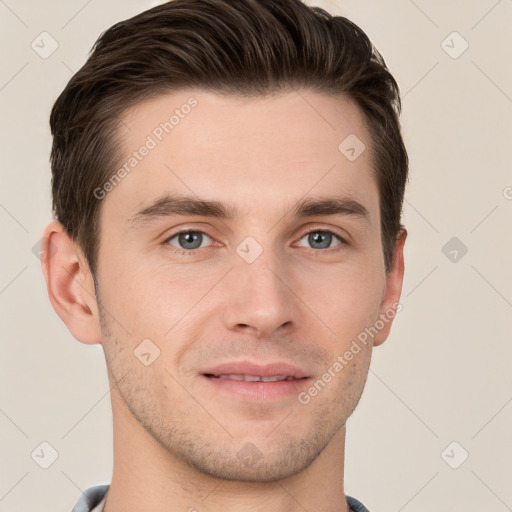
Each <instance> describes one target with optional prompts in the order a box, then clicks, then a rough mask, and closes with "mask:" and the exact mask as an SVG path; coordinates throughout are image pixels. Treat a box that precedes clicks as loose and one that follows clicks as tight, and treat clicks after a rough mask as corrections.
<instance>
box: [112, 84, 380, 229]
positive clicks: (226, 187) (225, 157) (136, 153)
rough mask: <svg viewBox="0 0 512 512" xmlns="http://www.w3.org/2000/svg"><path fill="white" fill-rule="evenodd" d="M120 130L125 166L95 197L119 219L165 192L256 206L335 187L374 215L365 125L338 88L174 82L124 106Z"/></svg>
mask: <svg viewBox="0 0 512 512" xmlns="http://www.w3.org/2000/svg"><path fill="white" fill-rule="evenodd" d="M118 135H119V136H120V140H121V141H122V143H121V146H122V154H123V159H122V161H121V162H119V165H118V167H119V169H123V168H124V171H125V172H122V173H120V174H122V175H123V176H122V179H119V180H116V183H115V186H113V187H112V190H111V191H109V193H108V195H107V198H106V201H105V202H106V204H105V205H103V207H104V208H105V209H106V210H111V213H113V210H115V211H116V212H119V213H120V214H122V215H123V216H124V218H125V219H128V218H129V217H130V216H131V215H133V213H135V212H136V211H138V210H140V209H141V207H143V206H144V205H147V204H149V202H151V201H153V200H154V199H155V198H157V197H159V196H162V194H164V193H171V194H173V193H181V194H187V195H194V196H196V197H198V198H201V199H207V200H208V199H212V200H217V201H218V200H220V201H224V202H229V203H232V204H236V205H237V211H239V212H240V214H246V215H260V216H261V215H263V216H265V215H277V214H278V213H279V211H280V209H282V206H283V205H284V204H286V205H287V207H290V204H291V203H293V202H295V201H298V200H300V199H304V198H305V197H307V196H308V194H311V195H312V196H321V195H326V194H331V195H332V194H337V193H339V194H341V193H343V194H345V195H347V196H350V197H353V198H354V199H357V200H359V201H360V202H362V203H363V204H365V206H366V208H367V209H368V210H369V211H370V214H371V216H373V217H375V218H377V216H378V211H377V206H378V191H377V188H376V183H375V181H374V177H373V172H372V170H371V149H370V139H369V134H368V131H367V129H366V126H365V123H364V120H363V116H362V114H361V112H360V109H359V108H358V107H357V105H356V104H355V103H354V102H352V101H351V100H349V99H347V98H345V97H343V96H327V95H324V94H319V93H316V92H313V91H310V90H297V91H294V90H292V91H288V92H283V93H279V94H273V95H270V96H265V97H255V98H251V99H241V98H237V97H234V96H221V95H218V94H215V93H212V92H209V91H204V90H199V89H196V90H191V91H178V92H175V93H171V94H165V95H162V96H159V97H156V98H154V99H151V100H147V101H144V102H141V103H139V104H137V105H136V106H134V107H133V108H131V109H129V110H128V111H126V112H125V113H124V115H123V119H122V124H121V127H120V131H119V133H118ZM347 150H348V152H347ZM354 153H355V156H356V158H354ZM118 174H119V173H118ZM119 220H121V219H119Z"/></svg>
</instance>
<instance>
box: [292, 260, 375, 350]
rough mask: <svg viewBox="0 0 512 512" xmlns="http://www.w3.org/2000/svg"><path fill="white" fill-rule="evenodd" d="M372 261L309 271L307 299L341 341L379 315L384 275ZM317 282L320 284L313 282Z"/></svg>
mask: <svg viewBox="0 0 512 512" xmlns="http://www.w3.org/2000/svg"><path fill="white" fill-rule="evenodd" d="M372 268H373V267H372V266H371V265H357V266H356V265H353V266H350V267H348V266H347V267H338V268H334V267H331V268H329V267H325V268H324V269H322V270H317V271H315V272H312V273H309V275H308V280H307V283H306V285H304V284H303V294H300V295H299V296H302V297H304V302H305V304H307V306H308V307H309V309H310V310H311V311H312V312H313V314H315V316H317V317H318V318H319V319H320V320H321V321H322V323H323V324H324V326H325V327H327V328H328V331H327V332H329V333H330V334H332V335H333V336H334V338H333V343H335V344H337V345H339V344H340V343H346V342H348V341H349V340H351V339H353V338H354V337H356V336H357V335H358V334H359V333H360V332H361V331H362V330H364V328H365V327H367V326H368V325H371V324H372V323H373V322H374V319H375V318H376V317H377V315H378V311H379V305H380V299H381V293H382V284H383V278H382V277H379V274H378V273H376V272H375V271H374V270H372ZM314 283H317V286H314Z"/></svg>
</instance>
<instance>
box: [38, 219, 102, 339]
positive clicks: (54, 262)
mask: <svg viewBox="0 0 512 512" xmlns="http://www.w3.org/2000/svg"><path fill="white" fill-rule="evenodd" d="M40 257H41V267H42V269H43V274H44V278H45V281H46V287H47V289H48V296H49V298H50V302H51V303H52V306H53V309H55V311H56V313H57V314H58V315H59V317H60V318H61V320H62V321H63V322H64V323H65V324H66V326H67V328H68V329H69V331H70V332H71V334H72V335H73V336H74V337H75V338H76V339H77V340H78V341H81V342H82V343H88V344H95V343H101V330H100V328H99V317H98V305H97V302H96V296H95V293H94V281H93V278H92V274H91V272H90V269H89V265H88V264H87V261H86V259H85V257H84V256H83V254H82V251H81V250H80V247H79V246H78V244H77V243H76V242H75V241H74V240H72V239H71V238H70V237H69V235H68V234H67V233H66V230H65V229H64V226H63V225H62V224H60V223H59V222H56V221H53V222H51V223H50V224H48V226H46V228H45V230H44V232H43V238H42V240H41V254H40Z"/></svg>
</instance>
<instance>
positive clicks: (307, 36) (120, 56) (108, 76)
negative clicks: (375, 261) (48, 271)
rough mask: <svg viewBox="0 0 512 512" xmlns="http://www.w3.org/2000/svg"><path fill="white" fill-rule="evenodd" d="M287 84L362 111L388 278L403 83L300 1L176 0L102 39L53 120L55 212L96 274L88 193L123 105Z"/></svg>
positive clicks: (401, 153)
mask: <svg viewBox="0 0 512 512" xmlns="http://www.w3.org/2000/svg"><path fill="white" fill-rule="evenodd" d="M287 87H293V88H295V87H306V88H309V89H311V90H313V91H316V92H319V93H326V94H332V95H337V94H343V95H345V96H346V97H348V98H350V99H352V100H353V101H354V102H355V103H356V104H357V105H358V106H359V108H360V109H361V111H362V113H363V117H364V119H365V122H366V125H367V127H368V130H369V133H370V136H371V141H370V142H371V150H372V152H371V154H372V167H373V171H374V174H375V178H376V182H377V185H378V189H379V199H380V214H381V232H382V247H383V252H384V262H385V268H386V272H389V270H390V267H391V263H392V258H393V253H394V248H395V243H396V237H397V235H398V233H399V231H400V229H401V228H402V227H403V226H402V225H401V213H402V203H403V196H404V190H405V185H406V181H407V174H408V157H407V152H406V149H405V146H404V143H403V140H402V136H401V131H400V124H399V119H398V118H399V115H400V110H401V105H400V96H399V89H398V85H397V83H396V81H395V79H394V78H393V76H392V75H391V74H390V72H389V71H388V69H387V67H386V64H385V61H384V59H383V57H382V56H381V54H380V53H379V52H378V51H377V50H376V48H375V47H374V46H373V45H372V43H371V42H370V40H369V39H368V37H367V36H366V34H365V33H364V32H363V31H362V30H361V29H360V28H359V27H357V26H356V25H355V24H354V23H352V22H351V21H349V20H348V19H346V18H344V17H341V16H334V17H333V16H331V15H330V14H329V13H327V12H326V11H324V10H323V9H320V8H318V7H309V6H307V5H305V4H304V3H302V2H301V1H300V0H237V1H236V2H233V1H231V0H172V1H170V2H168V3H165V4H163V5H159V6H157V7H154V8H152V9H149V10H147V11H145V12H143V13H141V14H139V15H137V16H134V17H133V18H130V19H128V20H125V21H122V22H119V23H117V24H115V25H113V26H112V27H111V28H110V29H108V30H107V31H106V32H104V33H103V34H102V35H101V36H100V37H99V39H98V40H97V41H96V43H95V45H94V47H93V49H92V51H91V54H90V56H89V58H88V60H87V62H86V63H85V64H84V65H83V66H82V68H81V69H80V70H79V71H78V72H77V73H76V74H75V75H74V76H73V77H72V78H71V80H70V81H69V83H68V84H67V86H66V88H65V89H64V91H63V92H62V93H61V94H60V96H59V97H58V99H57V101H56V102H55V104H54V106H53V109H52V112H51V116H50V126H51V131H52V135H53V146H52V152H51V165H52V195H53V212H54V215H55V218H56V219H57V220H58V221H59V222H61V224H63V226H64V228H65V229H66V231H67V233H68V234H69V235H70V236H71V237H72V238H73V239H74V240H76V241H77V243H78V244H79V246H80V247H81V249H82V251H83V253H84V256H85V257H86V259H87V261H88V263H89V266H90V268H91V271H92V273H93V276H94V275H95V269H96V264H97V254H98V247H99V236H100V233H99V216H100V206H101V201H100V200H98V199H97V198H96V195H95V194H94V190H96V189H97V188H98V187H101V186H102V185H103V184H104V183H105V182H107V181H108V180H109V178H110V177H111V176H112V175H113V174H114V172H115V170H116V165H118V162H119V161H120V158H121V157H122V155H121V154H120V144H119V141H118V140H116V136H115V135H116V131H117V127H118V126H119V122H120V118H121V116H122V114H123V113H124V112H125V111H126V109H128V108H129V107H131V106H133V105H135V104H136V103H138V102H140V101H142V100H144V99H148V98H150V97H154V96H156V95H160V94H163V93H169V92H173V91H177V90H179V89H189V88H190V89H193V88H200V89H205V90H209V91H211V92H214V93H218V94H226V95H234V96H241V97H251V96H260V95H261V96H263V95H266V94H270V93H273V92H276V91H279V90H281V89H285V88H287ZM340 142H341V141H340Z"/></svg>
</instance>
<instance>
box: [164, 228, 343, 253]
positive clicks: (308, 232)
mask: <svg viewBox="0 0 512 512" xmlns="http://www.w3.org/2000/svg"><path fill="white" fill-rule="evenodd" d="M182 233H198V234H201V235H206V236H207V237H208V238H210V239H212V240H213V237H211V236H210V235H208V233H205V232H204V231H199V230H194V229H184V230H182V231H177V232H176V233H173V234H172V235H171V236H170V237H168V238H166V239H165V240H164V241H163V245H166V246H168V247H171V248H172V249H171V250H172V251H173V252H176V253H177V254H181V255H185V256H191V255H193V254H194V253H197V252H198V251H199V250H200V249H211V247H200V248H197V249H180V248H178V247H175V246H173V245H171V244H170V243H169V242H170V241H171V240H172V239H173V238H175V237H177V236H179V235H181V234H182ZM311 233H328V234H330V235H333V236H334V237H335V238H337V239H338V240H339V242H340V243H339V244H338V245H336V246H334V247H328V248H327V249H313V248H310V250H311V251H313V252H314V253H319V252H327V251H329V250H332V249H334V250H336V248H338V250H340V249H341V248H342V246H345V245H348V243H347V241H346V240H345V239H344V238H343V237H342V236H340V235H338V234H337V233H335V232H334V231H331V230H329V229H312V230H310V231H306V232H305V233H303V235H302V236H301V237H300V238H299V241H300V240H302V239H303V238H304V237H305V236H308V235H310V234H311Z"/></svg>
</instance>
